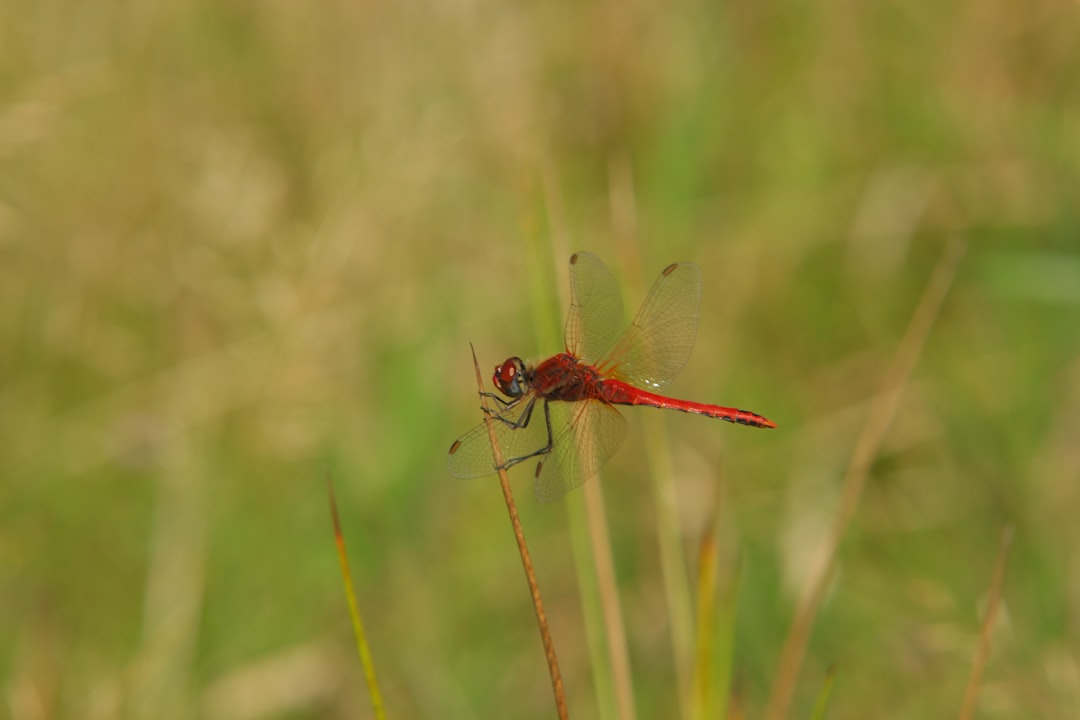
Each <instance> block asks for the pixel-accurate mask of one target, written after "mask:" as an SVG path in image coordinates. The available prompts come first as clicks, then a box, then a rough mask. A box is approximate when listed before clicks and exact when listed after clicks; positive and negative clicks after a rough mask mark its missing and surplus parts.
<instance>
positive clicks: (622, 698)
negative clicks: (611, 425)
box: [585, 478, 637, 720]
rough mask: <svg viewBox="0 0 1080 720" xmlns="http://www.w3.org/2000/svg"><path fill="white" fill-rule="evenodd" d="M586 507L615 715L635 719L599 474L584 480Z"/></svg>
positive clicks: (620, 605) (624, 719) (628, 655)
mask: <svg viewBox="0 0 1080 720" xmlns="http://www.w3.org/2000/svg"><path fill="white" fill-rule="evenodd" d="M585 507H586V513H587V515H588V517H589V539H590V541H591V542H590V544H591V545H592V549H593V563H595V565H596V580H597V586H598V589H599V591H600V605H601V607H602V608H603V614H604V629H605V630H606V634H607V640H608V653H610V655H611V670H612V681H613V683H614V685H615V700H616V702H617V704H618V713H619V715H618V716H619V718H621V720H634V718H635V717H637V713H636V711H635V709H634V688H633V686H632V683H631V682H630V651H629V649H628V648H627V645H626V630H625V628H626V626H625V625H624V624H623V615H622V604H621V603H620V602H619V592H618V584H617V583H616V581H615V562H614V560H613V559H612V554H611V542H610V541H609V538H610V535H609V534H608V526H607V513H606V512H605V510H604V494H603V488H602V487H601V483H600V478H593V482H590V483H586V484H585Z"/></svg>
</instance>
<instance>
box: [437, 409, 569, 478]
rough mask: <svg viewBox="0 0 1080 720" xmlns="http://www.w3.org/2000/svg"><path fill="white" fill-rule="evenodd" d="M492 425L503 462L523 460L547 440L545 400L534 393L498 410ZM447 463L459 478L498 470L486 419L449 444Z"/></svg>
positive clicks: (510, 462)
mask: <svg viewBox="0 0 1080 720" xmlns="http://www.w3.org/2000/svg"><path fill="white" fill-rule="evenodd" d="M530 407H531V408H532V410H531V412H532V415H531V416H530V417H528V422H527V423H526V417H525V416H526V413H528V412H530ZM492 425H493V426H494V428H495V440H496V442H498V443H499V450H500V451H501V453H502V459H503V463H504V465H512V464H514V463H515V461H517V462H520V461H521V459H522V458H528V457H530V456H532V455H533V454H534V453H536V451H538V450H540V449H541V448H543V447H545V446H546V445H547V443H548V432H547V425H546V423H545V422H544V401H543V400H539V399H537V398H535V397H532V396H530V397H527V398H525V399H523V400H522V401H521V402H519V403H517V404H515V405H514V406H513V407H512V408H508V409H504V410H503V411H502V412H500V413H497V414H496V416H495V417H494V418H493V422H492ZM447 465H448V467H449V468H450V474H451V475H453V476H454V477H457V478H463V479H467V478H475V477H484V476H485V475H493V474H494V473H495V470H496V468H495V456H494V454H493V453H492V450H491V438H490V436H489V435H488V429H487V423H486V422H482V423H480V424H479V425H477V426H476V427H474V428H473V429H472V430H470V431H469V432H467V433H465V434H464V435H462V436H461V437H460V438H459V439H458V440H457V442H455V443H454V444H453V445H451V446H450V455H449V458H448V460H447ZM530 467H531V465H530Z"/></svg>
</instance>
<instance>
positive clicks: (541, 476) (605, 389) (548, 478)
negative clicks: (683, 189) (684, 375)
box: [449, 252, 776, 502]
mask: <svg viewBox="0 0 1080 720" xmlns="http://www.w3.org/2000/svg"><path fill="white" fill-rule="evenodd" d="M570 299H571V302H570V315H569V317H568V318H567V320H566V333H565V341H566V351H565V352H562V353H559V354H558V355H555V356H553V357H550V358H548V359H547V360H544V361H543V362H541V363H540V364H538V365H535V366H532V365H526V364H525V363H524V362H523V361H522V360H521V358H519V357H511V358H509V359H507V360H506V362H504V363H502V364H501V365H497V366H496V367H495V374H494V376H493V378H492V382H493V383H494V384H495V387H497V388H498V389H499V391H500V392H501V393H502V394H503V395H505V396H506V399H504V398H502V397H500V396H499V395H496V394H494V393H490V394H489V396H490V397H492V398H493V399H494V400H495V401H496V405H497V407H496V408H493V409H491V410H489V411H488V412H490V413H491V414H492V416H493V419H494V421H495V422H494V427H495V438H496V440H498V442H499V447H500V448H501V450H502V457H503V467H505V468H509V467H512V466H514V465H517V464H518V463H522V462H526V461H529V460H535V461H536V498H537V500H539V501H540V502H549V501H551V500H555V499H556V498H559V497H562V496H563V495H564V494H565V493H566V492H567V491H569V490H571V489H572V488H575V487H577V486H578V485H580V484H581V483H583V482H584V481H585V480H587V479H588V478H589V477H591V476H592V475H594V474H595V473H596V472H597V470H599V469H600V466H601V465H602V464H603V463H604V462H605V461H606V460H607V459H608V458H609V457H611V455H612V454H613V453H614V452H615V451H616V450H617V449H618V447H619V445H621V444H622V442H623V440H624V439H625V437H626V420H625V418H623V416H622V414H621V413H620V412H619V411H618V410H617V409H615V406H616V405H647V406H649V407H656V408H668V409H671V410H681V411H683V412H689V413H697V414H699V415H707V416H708V417H714V418H720V419H721V420H727V421H728V422H732V423H739V424H740V425H751V426H753V427H760V428H773V427H776V423H774V422H773V421H771V420H768V419H766V418H764V417H762V416H761V415H758V414H757V413H752V412H749V411H748V410H737V409H735V408H729V407H721V406H719V405H707V404H704V403H697V402H691V401H689V400H675V399H674V398H669V397H665V396H663V395H658V394H656V393H654V392H653V391H654V390H659V389H660V388H662V387H664V386H665V385H667V383H668V382H669V381H670V380H671V379H672V378H674V377H675V376H676V375H677V374H678V373H679V371H680V370H682V368H683V366H684V365H686V361H687V360H688V359H689V358H690V351H691V350H692V349H693V347H694V337H695V336H696V335H697V325H698V306H699V305H700V303H701V270H699V269H698V266H697V265H694V264H693V263H675V264H673V265H668V266H667V267H666V268H665V269H664V272H662V273H661V274H660V278H659V279H658V280H657V281H656V284H655V285H653V288H652V290H651V291H649V296H648V297H647V298H645V302H644V304H642V306H641V309H640V310H638V314H637V317H635V318H634V322H633V323H631V325H630V327H629V328H627V329H626V330H625V331H624V332H623V333H622V334H617V332H616V331H618V330H619V329H620V328H621V327H622V323H623V310H622V301H621V300H620V299H619V289H618V286H617V285H616V283H615V278H614V277H613V276H612V274H611V273H610V272H609V271H608V269H607V268H606V267H604V264H603V263H602V262H601V261H600V259H599V258H597V257H596V256H595V255H592V254H590V253H586V252H579V253H575V254H574V255H573V256H572V257H571V258H570ZM449 465H450V474H451V475H454V476H455V477H459V478H472V477H482V476H484V475H491V474H493V473H495V472H496V470H497V468H496V467H495V461H494V459H493V454H492V450H491V442H490V439H489V436H488V431H487V425H486V424H485V423H480V424H479V425H477V426H476V427H474V428H473V429H472V430H470V431H469V432H467V433H465V434H464V435H462V436H461V437H460V438H459V439H458V440H456V441H454V444H453V445H451V446H450V459H449Z"/></svg>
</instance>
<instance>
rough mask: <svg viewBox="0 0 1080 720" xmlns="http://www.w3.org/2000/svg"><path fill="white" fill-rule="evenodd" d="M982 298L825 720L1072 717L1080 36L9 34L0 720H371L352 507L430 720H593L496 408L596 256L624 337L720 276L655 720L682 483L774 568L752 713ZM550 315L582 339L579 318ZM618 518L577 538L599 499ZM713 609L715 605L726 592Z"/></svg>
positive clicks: (967, 16) (842, 636)
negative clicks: (347, 587)
mask: <svg viewBox="0 0 1080 720" xmlns="http://www.w3.org/2000/svg"><path fill="white" fill-rule="evenodd" d="M952 238H958V239H960V240H962V241H963V242H965V243H966V247H967V254H966V256H965V258H964V260H963V263H962V265H961V267H960V270H959V273H958V275H957V278H956V281H955V283H954V285H953V287H952V290H951V292H950V294H949V296H948V298H947V300H946V301H945V305H944V307H943V310H942V312H941V315H940V316H939V318H938V320H937V322H936V324H935V326H934V329H933V331H932V333H931V335H930V338H929V340H928V343H927V346H926V348H925V351H924V353H923V355H922V357H921V359H920V360H919V363H918V365H917V367H916V370H915V372H914V374H913V376H912V378H911V382H910V384H909V385H908V386H907V388H906V391H905V394H904V397H903V402H902V404H901V407H900V410H899V414H898V416H897V418H896V421H895V423H894V424H893V426H892V428H891V430H890V431H889V433H888V435H887V438H886V440H885V443H884V446H883V448H882V451H881V453H880V455H879V456H878V458H877V460H876V461H875V463H874V466H873V468H872V473H871V476H870V478H869V481H868V483H867V486H866V489H865V492H864V495H863V498H862V503H861V505H860V507H859V510H858V512H857V514H856V515H855V518H854V521H853V524H852V526H851V528H850V531H849V534H848V537H847V539H846V541H845V543H844V545H843V546H842V549H841V552H840V557H839V566H838V573H837V576H836V578H835V582H834V583H833V584H832V587H831V589H830V592H829V594H828V596H827V598H826V602H825V605H824V606H823V608H822V611H821V613H820V616H819V618H818V621H817V624H816V627H815V629H814V633H813V636H812V640H811V643H810V646H809V649H808V654H807V660H806V665H805V667H804V669H803V673H802V675H801V679H800V683H799V686H798V691H797V694H796V698H795V712H796V716H798V717H805V716H806V715H807V714H808V713H809V709H810V705H811V703H812V701H813V698H814V696H815V693H816V692H817V688H818V687H819V686H820V683H821V681H822V677H823V676H824V673H825V671H826V668H828V667H829V666H830V665H835V667H836V668H837V669H838V671H839V675H838V679H837V682H836V687H835V690H834V694H833V699H832V705H831V708H830V711H829V715H828V717H831V718H864V717H868V716H888V717H894V718H925V717H941V716H945V717H949V716H953V715H954V714H955V713H956V711H957V709H958V707H959V705H960V701H961V697H962V695H963V688H964V684H965V682H966V679H967V675H968V672H969V669H970V666H971V658H972V656H973V654H974V649H975V646H976V644H977V638H978V631H979V622H980V619H981V610H982V608H983V607H984V605H985V600H986V596H987V591H988V587H989V583H990V575H991V569H992V566H993V562H994V556H995V553H996V547H997V538H998V535H999V533H1000V531H1001V529H1002V527H1003V526H1005V525H1006V524H1012V526H1013V527H1014V528H1015V531H1016V536H1015V542H1014V547H1013V553H1012V556H1011V560H1010V565H1009V568H1008V575H1007V581H1006V586H1005V595H1004V600H1005V605H1004V609H1003V613H1002V617H1001V622H1000V624H999V627H998V628H997V631H996V632H995V634H994V643H995V644H994V647H993V652H992V656H991V660H990V663H989V666H988V668H987V672H986V677H985V681H984V686H983V691H982V695H981V701H980V706H979V711H980V715H979V716H980V717H985V718H1030V717H1061V718H1065V717H1074V716H1075V712H1076V708H1077V707H1078V706H1080V665H1078V662H1080V528H1078V526H1077V521H1076V513H1077V511H1078V510H1080V484H1078V483H1080V5H1077V4H1076V3H1075V2H1065V1H1064V0H1036V1H1035V2H1028V3H1006V2H986V1H985V0H966V1H965V0H945V1H944V2H936V3H914V4H903V3H886V2H876V3H868V4H863V3H852V2H829V3H817V4H812V3H805V2H776V3H764V4H762V3H749V2H729V3H705V2H672V3H661V4H652V3H645V2H628V3H617V2H606V3H604V2H601V3H587V4H578V3H547V4H535V5H531V6H518V5H514V4H506V3H497V2H483V1H482V0H465V1H464V2H446V3H389V2H378V0H376V1H374V2H358V3H348V2H337V3H319V4H311V3H288V2H268V3H247V2H239V1H236V0H230V1H227V2H198V1H196V2H177V1H173V0H165V1H164V2H158V3H105V4H102V3H91V4H86V3H76V2H70V1H65V0H51V1H49V2H35V1H31V0H13V1H9V2H5V3H2V4H0V688H2V691H3V692H2V693H0V701H2V705H0V707H2V708H3V709H2V710H0V715H4V716H9V717H12V718H17V719H19V720H22V719H29V718H48V717H72V718H119V717H139V718H141V717H154V718H168V717H176V718H182V717H206V718H286V717H287V718H306V717H368V716H369V714H370V706H369V703H368V700H367V695H366V688H365V686H364V682H363V677H362V674H361V673H360V666H359V661H358V660H357V658H356V656H355V654H354V653H353V651H352V649H351V648H352V639H351V634H350V629H349V625H348V619H347V615H346V610H345V603H344V595H343V591H342V586H341V578H340V575H339V571H338V567H337V558H336V556H335V553H334V546H333V541H332V534H331V526H330V519H329V514H328V511H327V499H326V490H325V486H324V478H325V477H326V476H327V475H329V476H331V477H333V479H334V481H335V483H336V487H337V491H338V498H339V502H340V504H341V509H342V514H343V522H344V525H345V533H346V538H347V541H348V543H349V548H350V552H351V560H352V564H353V570H354V575H355V580H356V582H357V588H358V593H359V596H360V602H361V607H362V610H363V612H364V616H365V620H366V622H367V624H368V626H369V630H370V636H371V637H370V640H371V643H372V650H373V653H374V656H375V661H376V663H377V668H378V670H379V672H380V677H381V680H382V683H383V689H384V692H385V694H386V700H387V704H388V709H389V710H390V712H391V716H392V717H417V718H495V717H522V718H534V717H535V718H540V717H551V716H553V713H552V705H551V695H550V686H549V683H548V678H547V669H546V666H545V665H544V660H543V654H542V650H541V646H540V642H539V639H538V637H537V634H536V627H535V620H534V618H533V616H532V610H531V604H530V600H529V596H528V592H527V588H526V586H525V582H524V579H523V578H522V575H521V569H520V560H519V558H518V556H517V553H516V550H515V547H514V544H513V538H512V534H511V531H510V527H509V525H508V522H507V519H506V510H505V507H504V506H503V503H502V498H501V494H500V492H499V490H498V486H497V482H496V481H495V480H494V479H490V480H476V481H469V482H463V481H457V480H453V479H452V478H450V477H449V476H448V474H447V472H446V469H445V454H446V450H447V448H448V447H449V444H450V442H451V441H452V440H453V439H454V438H455V437H457V436H458V435H460V434H461V433H462V432H464V431H465V430H466V429H468V428H469V427H470V426H471V425H473V424H474V423H475V422H477V421H478V419H479V416H478V412H477V407H476V404H477V403H476V397H475V394H474V393H475V387H474V383H473V373H472V366H471V359H470V356H469V349H468V343H469V342H470V341H471V342H473V343H475V345H476V348H477V352H478V355H479V357H480V362H481V366H482V368H483V369H484V370H485V375H486V374H487V370H488V368H490V367H491V366H492V365H493V364H494V363H496V362H499V361H502V360H503V359H504V358H505V357H506V356H508V355H512V354H521V355H524V356H532V357H538V356H543V355H545V354H549V353H551V352H554V351H556V350H558V349H560V348H558V347H539V346H538V344H539V343H538V341H537V338H538V337H543V333H548V335H550V334H551V328H552V327H553V326H554V323H555V322H557V320H553V319H552V318H558V317H561V314H562V309H561V307H562V306H559V305H558V304H557V303H558V301H557V298H558V297H559V296H560V295H565V292H566V261H567V259H568V257H569V254H570V253H571V252H572V251H574V250H578V249H587V250H591V251H593V252H595V253H597V254H598V255H600V256H601V257H603V258H605V260H606V261H607V262H608V264H609V265H610V266H611V267H612V268H613V269H615V270H616V272H617V274H618V275H619V276H620V277H621V278H623V279H624V281H625V283H624V286H625V287H626V288H627V292H626V294H625V295H626V297H625V302H626V305H627V308H628V309H629V310H632V309H633V308H635V307H636V306H637V304H638V303H639V302H640V300H641V298H642V296H643V290H644V288H647V286H648V283H650V282H651V281H652V279H653V278H654V277H655V276H656V274H657V273H659V271H660V269H661V268H663V267H664V266H665V265H667V264H668V263H670V262H674V261H676V260H693V261H695V262H697V263H698V264H699V265H700V266H701V268H702V271H703V275H704V298H703V305H702V313H701V327H700V331H699V338H698V344H697V346H696V348H695V352H694V356H693V358H692V360H691V362H690V364H689V365H688V367H687V368H686V370H685V371H684V372H683V374H682V375H681V377H680V378H679V379H678V380H677V381H676V382H675V383H673V384H672V385H671V386H670V387H669V390H670V391H671V393H672V394H673V395H675V396H677V397H688V398H693V399H697V400H701V401H710V402H719V403H723V404H731V405H736V406H738V407H744V408H748V409H751V410H755V411H758V412H760V413H762V414H765V415H767V416H768V417H770V418H772V419H774V420H776V421H777V422H778V423H779V425H780V428H779V429H777V430H775V431H770V432H762V431H756V430H751V429H747V428H741V427H732V426H730V425H727V424H724V423H718V422H713V421H709V420H706V419H704V418H700V417H692V416H685V415H682V414H678V413H675V414H672V415H673V416H672V417H666V418H664V420H663V422H662V423H659V424H649V423H647V422H642V419H641V418H642V416H643V415H648V414H650V412H651V411H648V410H637V411H634V410H631V411H628V412H627V413H626V414H627V415H628V416H629V418H630V426H631V436H630V437H631V440H630V442H628V443H627V444H626V446H625V447H624V448H623V449H622V450H621V451H620V453H619V454H618V455H617V456H616V458H615V459H614V460H613V461H612V463H611V464H610V465H609V467H608V468H607V469H606V472H605V475H604V478H603V480H602V482H603V487H604V492H605V496H606V499H607V510H608V516H609V522H610V523H611V534H612V541H613V544H614V553H615V561H616V570H617V573H618V578H619V590H620V595H621V598H622V602H623V611H624V614H625V619H626V624H627V626H628V641H629V645H630V658H631V664H632V669H633V679H634V688H635V699H636V703H637V710H638V716H639V717H643V718H653V717H656V718H661V717H674V716H675V715H676V713H677V711H678V703H677V699H676V690H675V685H676V682H675V662H674V660H673V658H672V654H671V640H670V632H669V627H668V624H667V617H668V615H667V610H666V608H665V597H664V592H663V589H662V583H661V569H660V565H659V558H658V552H657V544H656V534H655V532H656V524H657V521H656V518H657V515H656V510H655V507H654V504H653V502H652V493H651V491H650V484H649V480H648V478H647V477H646V474H645V471H644V470H643V467H644V461H643V452H642V449H641V445H642V442H641V439H642V436H643V433H644V432H645V428H646V426H648V428H650V432H651V431H652V428H656V427H660V428H663V429H664V430H665V431H666V433H667V434H668V435H669V438H670V442H671V445H672V452H673V454H674V463H675V467H676V470H677V473H678V474H677V478H676V482H677V486H678V489H679V505H678V506H679V508H681V510H680V512H681V518H682V527H683V532H684V540H685V543H686V548H687V551H688V553H689V555H690V557H691V558H692V557H693V553H694V548H695V547H696V543H697V538H698V536H699V534H700V533H701V532H702V528H703V523H704V522H705V516H706V515H707V508H709V507H712V506H714V505H719V506H720V507H721V508H722V510H721V512H722V515H723V533H722V539H723V542H724V547H723V549H722V556H723V557H724V558H725V559H724V560H723V561H722V569H721V572H722V574H724V575H723V576H724V577H730V575H731V573H732V572H733V571H732V568H733V567H734V566H735V565H736V563H737V561H736V559H735V558H740V561H738V562H739V564H740V566H741V580H740V585H739V615H738V620H737V634H736V650H735V668H734V679H733V683H734V692H735V697H736V699H737V703H738V706H739V707H740V708H742V711H743V712H745V714H746V716H747V717H759V716H760V714H761V712H762V709H763V707H764V704H765V700H766V698H767V696H768V692H769V689H770V687H771V684H772V680H773V677H774V673H775V668H776V663H777V658H778V655H779V649H780V647H781V645H782V643H783V639H784V637H785V635H786V633H787V631H788V628H789V625H790V619H791V615H792V611H793V607H794V603H795V599H796V598H797V594H798V590H799V588H800V587H801V582H802V579H803V577H804V576H805V573H806V569H807V567H808V565H809V564H810V563H811V562H812V554H813V550H812V548H813V547H814V544H815V543H816V542H817V541H818V540H819V538H820V537H821V535H822V533H823V531H824V528H825V527H826V526H827V524H828V521H829V518H830V517H831V515H832V512H833V509H834V507H835V504H836V498H837V494H838V489H839V486H840V482H841V478H842V476H843V473H844V470H845V467H846V465H847V461H848V458H849V457H850V453H851V448H852V444H853V442H854V440H855V438H856V436H857V435H858V433H859V431H860V429H861V427H862V426H863V422H864V420H865V417H866V413H867V408H868V406H869V403H870V402H871V401H872V399H873V398H874V397H875V395H876V393H878V391H879V390H880V388H881V384H882V382H883V380H884V377H885V373H886V369H887V367H888V366H889V364H890V362H891V361H892V358H893V356H894V354H895V352H896V349H897V347H898V344H899V341H900V338H901V337H902V335H903V333H904V331H905V328H906V326H907V323H908V321H909V319H910V317H911V314H912V312H913V310H914V307H915V305H916V304H917V301H918V298H919V296H920V294H921V293H922V291H923V288H924V287H925V286H926V282H927V279H928V277H929V275H930V273H931V271H932V269H933V267H934V265H935V263H936V262H937V259H938V258H939V257H940V256H941V253H942V249H943V247H944V246H945V244H946V242H947V241H949V240H950V239H952ZM545 298H546V300H545ZM528 475H529V473H528V472H527V471H518V472H516V473H512V476H513V477H512V480H513V482H514V487H515V489H516V491H517V495H518V498H519V501H520V510H521V513H522V517H523V522H524V525H525V530H526V534H527V536H528V538H529V541H530V544H531V547H532V551H533V556H534V562H535V563H536V566H537V572H538V574H539V579H540V583H541V588H542V590H543V592H544V594H545V599H546V600H547V603H548V612H549V615H550V616H551V621H552V631H553V633H554V636H555V642H556V645H557V648H558V651H559V654H560V659H561V661H562V665H563V673H564V677H565V681H566V685H567V691H568V694H569V698H570V704H571V711H572V717H575V718H592V717H597V716H598V709H597V704H596V701H595V699H594V691H593V685H592V677H591V673H590V661H589V655H588V650H587V647H586V643H585V641H584V634H583V630H582V627H583V620H582V612H581V605H580V601H579V597H578V590H577V580H576V576H575V571H574V569H573V567H574V566H573V556H572V552H571V549H570V543H569V540H568V535H567V515H566V513H565V512H564V509H563V508H562V507H560V503H556V504H553V505H537V504H536V503H535V502H534V501H533V499H532V495H531V488H530V486H529V477H528ZM580 495H581V493H574V494H572V495H571V496H570V497H569V498H568V499H567V500H566V503H575V502H581V499H580ZM688 570H689V568H688Z"/></svg>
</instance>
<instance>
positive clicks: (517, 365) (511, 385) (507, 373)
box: [491, 357, 525, 398]
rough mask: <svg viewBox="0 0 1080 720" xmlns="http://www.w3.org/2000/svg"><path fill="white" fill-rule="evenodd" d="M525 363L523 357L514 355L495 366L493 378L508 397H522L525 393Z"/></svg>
mask: <svg viewBox="0 0 1080 720" xmlns="http://www.w3.org/2000/svg"><path fill="white" fill-rule="evenodd" d="M524 373H525V365H524V363H522V362H521V358H516V357H512V358H510V359H509V360H507V361H506V362H504V363H503V364H502V365H498V366H496V368H495V375H494V376H492V378H491V380H492V382H493V383H495V386H496V387H497V388H499V390H501V391H502V393H503V394H504V395H506V396H507V397H512V398H516V397H521V396H522V395H524V394H525V374H524Z"/></svg>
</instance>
